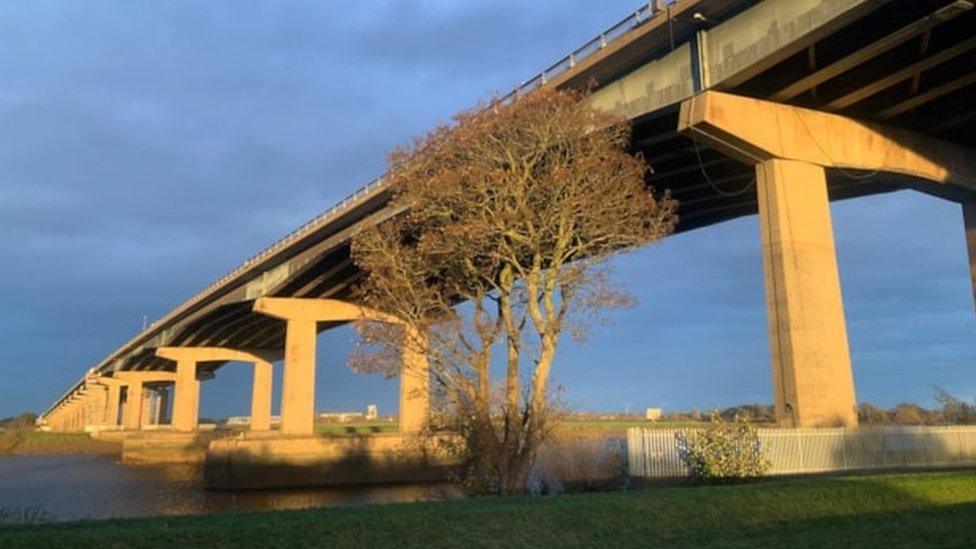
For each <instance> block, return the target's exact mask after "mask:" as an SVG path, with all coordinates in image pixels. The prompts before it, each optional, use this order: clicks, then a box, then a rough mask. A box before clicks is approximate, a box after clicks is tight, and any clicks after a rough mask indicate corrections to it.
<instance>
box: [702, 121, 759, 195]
mask: <svg viewBox="0 0 976 549" xmlns="http://www.w3.org/2000/svg"><path fill="white" fill-rule="evenodd" d="M690 137H691V142H692V144H693V145H694V149H695V158H697V159H698V171H700V172H701V174H702V177H704V178H705V181H706V182H707V183H708V185H709V186H710V187H712V189H713V190H714V191H715V192H716V193H718V194H719V195H721V196H724V197H726V198H732V197H736V196H741V195H743V194H745V193H747V192H748V191H749V190H750V189H752V187H753V186H755V184H756V178H755V177H753V178H752V181H750V182H749V183H748V184H746V186H745V187H743V188H741V189H739V190H736V191H725V190H722V189H720V188H719V186H718V185H716V184H715V182H714V181H712V178H711V177H709V176H708V172H706V171H705V163H704V162H703V161H702V155H701V148H700V147H699V146H698V139H696V138H695V134H694V132H691V135H690Z"/></svg>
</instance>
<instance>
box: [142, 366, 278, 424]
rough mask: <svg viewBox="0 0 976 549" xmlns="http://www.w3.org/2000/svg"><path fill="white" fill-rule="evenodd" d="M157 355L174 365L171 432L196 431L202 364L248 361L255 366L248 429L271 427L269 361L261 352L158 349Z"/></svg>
mask: <svg viewBox="0 0 976 549" xmlns="http://www.w3.org/2000/svg"><path fill="white" fill-rule="evenodd" d="M156 356H159V357H162V358H166V359H169V360H172V361H175V362H176V385H175V391H176V394H175V395H174V398H173V429H175V430H177V431H195V430H197V426H198V423H199V420H200V380H199V377H198V374H199V372H198V367H199V365H200V363H203V362H232V361H235V362H250V363H252V364H254V383H253V387H252V390H251V430H252V431H266V430H268V429H270V428H271V373H272V372H271V361H270V360H269V359H268V358H267V357H266V356H265V355H264V354H262V353H257V352H248V351H238V350H236V349H227V348H224V347H160V348H159V349H156Z"/></svg>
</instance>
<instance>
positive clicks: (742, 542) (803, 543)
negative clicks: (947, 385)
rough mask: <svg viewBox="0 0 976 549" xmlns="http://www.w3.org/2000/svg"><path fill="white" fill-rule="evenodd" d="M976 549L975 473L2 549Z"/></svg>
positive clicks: (72, 537) (377, 509)
mask: <svg viewBox="0 0 976 549" xmlns="http://www.w3.org/2000/svg"><path fill="white" fill-rule="evenodd" d="M49 546H54V547H86V546H96V547H167V546H169V547H202V546H206V547H229V546H249V547H253V546H261V547H310V546H327V547H353V546H366V547H397V548H403V547H512V546H519V547H582V546H586V547H657V546H667V547H824V546H835V547H926V546H928V547H974V546H976V472H947V473H920V474H902V475H885V476H873V477H871V476H864V477H848V478H834V479H825V478H818V479H801V480H789V481H766V482H760V483H756V484H748V485H739V486H708V487H694V488H666V489H650V490H640V491H632V492H616V493H594V494H580V495H566V496H558V497H548V498H518V499H473V500H462V501H448V502H438V503H417V504H397V505H386V506H374V507H358V508H331V509H315V510H306V511H281V512H268V513H260V514H234V515H212V516H192V517H175V518H153V519H134V520H110V521H100V522H94V521H91V522H75V523H62V524H44V525H22V526H0V547H49Z"/></svg>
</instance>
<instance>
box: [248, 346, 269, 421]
mask: <svg viewBox="0 0 976 549" xmlns="http://www.w3.org/2000/svg"><path fill="white" fill-rule="evenodd" d="M271 384H272V371H271V363H270V362H268V361H266V360H258V361H255V362H254V379H253V383H252V385H251V430H252V431H268V430H270V429H271Z"/></svg>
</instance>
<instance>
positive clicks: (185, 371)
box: [173, 357, 200, 431]
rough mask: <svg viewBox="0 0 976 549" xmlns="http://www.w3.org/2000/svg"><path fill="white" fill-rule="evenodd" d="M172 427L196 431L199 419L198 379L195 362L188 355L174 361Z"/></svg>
mask: <svg viewBox="0 0 976 549" xmlns="http://www.w3.org/2000/svg"><path fill="white" fill-rule="evenodd" d="M173 390H174V391H175V393H174V395H173V429H174V430H176V431H196V429H197V424H198V423H199V419H200V381H199V380H197V363H196V361H195V360H193V359H191V358H188V357H181V358H180V359H179V360H177V362H176V385H175V386H174V387H173Z"/></svg>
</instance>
